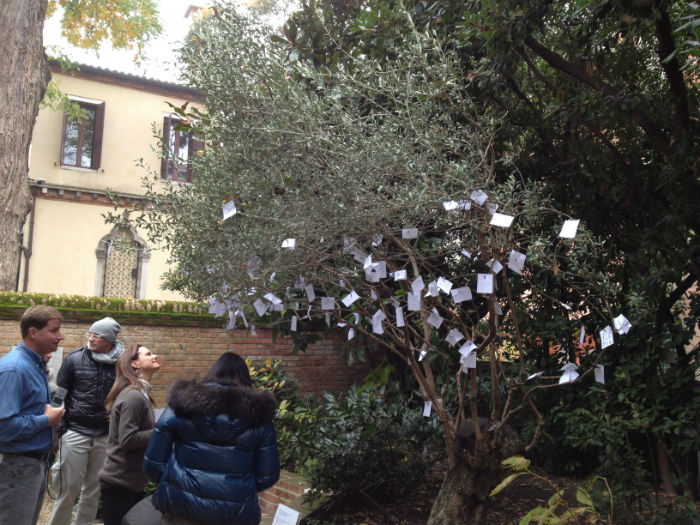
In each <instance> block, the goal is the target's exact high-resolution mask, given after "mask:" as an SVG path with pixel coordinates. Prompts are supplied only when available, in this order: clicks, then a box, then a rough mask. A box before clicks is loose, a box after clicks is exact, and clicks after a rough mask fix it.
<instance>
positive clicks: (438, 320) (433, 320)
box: [425, 308, 444, 328]
mask: <svg viewBox="0 0 700 525" xmlns="http://www.w3.org/2000/svg"><path fill="white" fill-rule="evenodd" d="M443 321H444V319H443V318H442V317H440V314H439V313H438V311H437V309H436V308H433V311H432V312H431V313H430V315H429V316H428V318H427V319H426V320H425V322H426V323H428V324H429V325H430V326H432V327H434V328H440V325H441V324H442V322H443Z"/></svg>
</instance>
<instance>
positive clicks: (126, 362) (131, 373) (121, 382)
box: [105, 343, 155, 415]
mask: <svg viewBox="0 0 700 525" xmlns="http://www.w3.org/2000/svg"><path fill="white" fill-rule="evenodd" d="M142 347H143V345H142V344H141V343H135V344H130V345H129V346H128V348H127V349H126V350H124V351H123V352H122V355H120V356H119V359H117V364H116V366H115V367H114V370H115V371H116V373H117V375H116V377H115V379H114V384H113V385H112V389H111V390H110V391H109V394H107V398H106V399H105V409H106V410H107V414H108V415H109V413H110V412H111V411H112V406H113V405H114V401H115V400H116V399H117V396H118V395H119V393H120V392H121V391H122V390H124V389H125V388H127V387H131V388H135V389H139V390H143V386H142V385H141V381H140V380H139V376H138V374H137V373H136V370H134V367H133V366H131V362H132V361H136V360H137V359H138V358H139V349H140V348H142ZM148 399H149V400H150V402H151V405H153V406H155V402H154V401H153V398H152V397H151V395H150V394H148Z"/></svg>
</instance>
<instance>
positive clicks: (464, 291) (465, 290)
mask: <svg viewBox="0 0 700 525" xmlns="http://www.w3.org/2000/svg"><path fill="white" fill-rule="evenodd" d="M450 293H451V294H452V300H453V301H454V302H455V303H462V302H464V301H471V300H472V291H471V290H470V289H469V287H468V286H462V287H461V288H452V291H451V292H450Z"/></svg>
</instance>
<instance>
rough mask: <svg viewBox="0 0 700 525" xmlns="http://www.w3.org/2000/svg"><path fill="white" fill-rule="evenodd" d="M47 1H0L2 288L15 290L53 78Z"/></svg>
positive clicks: (0, 264)
mask: <svg viewBox="0 0 700 525" xmlns="http://www.w3.org/2000/svg"><path fill="white" fill-rule="evenodd" d="M46 5H47V0H31V1H27V0H0V35H2V38H0V71H1V72H2V77H3V78H2V80H1V81H0V248H1V249H0V290H14V288H15V279H16V275H17V264H18V260H19V252H20V236H21V231H22V226H23V224H24V220H25V218H26V217H27V213H28V211H29V206H30V203H31V196H30V193H29V184H28V182H27V171H28V168H29V165H28V159H29V145H30V143H31V140H32V130H33V128H34V122H35V120H36V116H37V114H38V113H39V103H40V102H41V99H42V97H43V96H44V92H45V91H46V86H47V85H48V83H49V80H50V79H51V70H50V69H49V63H48V59H47V58H46V54H45V53H44V44H43V34H42V33H43V30H44V19H45V17H46Z"/></svg>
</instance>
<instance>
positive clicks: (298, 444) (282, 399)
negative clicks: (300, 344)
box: [246, 359, 321, 471]
mask: <svg viewBox="0 0 700 525" xmlns="http://www.w3.org/2000/svg"><path fill="white" fill-rule="evenodd" d="M246 363H247V364H248V369H249V370H250V377H251V379H252V380H253V383H254V384H255V386H256V387H258V388H264V389H266V390H270V391H271V392H273V393H274V394H275V397H276V398H277V401H278V402H279V406H278V407H277V415H276V418H275V432H276V433H277V448H278V449H279V454H280V463H281V464H282V467H283V468H286V469H288V470H292V471H298V470H299V469H300V468H301V466H302V465H303V464H304V462H306V461H307V460H308V459H309V457H310V453H311V450H312V448H313V447H312V445H311V438H310V435H311V429H312V428H313V423H314V422H315V421H316V418H317V414H318V411H319V409H320V406H321V405H320V403H319V401H318V400H316V399H315V398H314V396H307V397H306V398H304V399H303V400H299V384H298V383H297V382H296V381H295V380H294V379H292V378H290V377H289V376H288V375H287V374H286V372H285V371H284V367H283V366H282V361H280V360H273V359H267V360H265V361H264V362H252V361H250V360H248V361H246Z"/></svg>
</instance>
